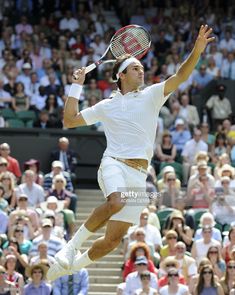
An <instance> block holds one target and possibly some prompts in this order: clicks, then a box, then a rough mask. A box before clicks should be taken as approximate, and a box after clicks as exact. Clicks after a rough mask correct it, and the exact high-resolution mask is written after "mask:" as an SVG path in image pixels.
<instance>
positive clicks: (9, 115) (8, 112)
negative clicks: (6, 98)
mask: <svg viewBox="0 0 235 295" xmlns="http://www.w3.org/2000/svg"><path fill="white" fill-rule="evenodd" d="M0 114H1V115H2V116H3V118H4V119H5V120H8V119H15V118H16V114H15V112H14V111H13V110H12V109H2V110H1V112H0Z"/></svg>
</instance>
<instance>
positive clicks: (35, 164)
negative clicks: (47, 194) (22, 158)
mask: <svg viewBox="0 0 235 295" xmlns="http://www.w3.org/2000/svg"><path fill="white" fill-rule="evenodd" d="M26 170H32V171H33V172H34V176H35V183H37V184H39V185H41V186H42V185H43V180H44V177H43V173H42V172H41V171H40V163H39V161H38V160H35V159H30V160H28V161H26V162H24V171H26Z"/></svg>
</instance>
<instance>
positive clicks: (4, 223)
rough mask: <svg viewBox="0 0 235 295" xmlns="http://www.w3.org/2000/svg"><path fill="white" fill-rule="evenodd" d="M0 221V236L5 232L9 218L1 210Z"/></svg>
mask: <svg viewBox="0 0 235 295" xmlns="http://www.w3.org/2000/svg"><path fill="white" fill-rule="evenodd" d="M0 220H1V222H0V234H5V233H6V232H7V227H8V220H9V217H8V216H7V214H6V213H5V212H4V211H2V210H0Z"/></svg>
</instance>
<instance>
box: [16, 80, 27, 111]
mask: <svg viewBox="0 0 235 295" xmlns="http://www.w3.org/2000/svg"><path fill="white" fill-rule="evenodd" d="M12 108H13V109H14V110H15V111H17V112H18V111H27V110H28V109H29V97H28V96H27V95H26V94H25V91H24V84H23V83H21V82H17V83H16V92H15V95H14V97H13V100H12Z"/></svg>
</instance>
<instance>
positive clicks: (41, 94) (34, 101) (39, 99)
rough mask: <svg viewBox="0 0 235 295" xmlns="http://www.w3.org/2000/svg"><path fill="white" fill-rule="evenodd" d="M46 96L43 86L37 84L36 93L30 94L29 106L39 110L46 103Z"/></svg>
mask: <svg viewBox="0 0 235 295" xmlns="http://www.w3.org/2000/svg"><path fill="white" fill-rule="evenodd" d="M46 99H47V96H46V94H45V87H44V86H39V87H38V93H35V94H33V95H32V97H31V100H30V108H31V109H33V110H35V111H37V112H38V111H41V110H42V109H43V108H44V107H45V104H46Z"/></svg>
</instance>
